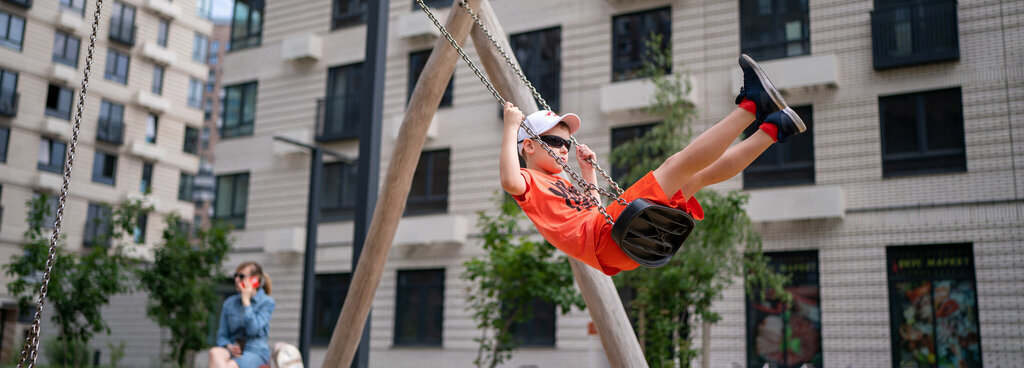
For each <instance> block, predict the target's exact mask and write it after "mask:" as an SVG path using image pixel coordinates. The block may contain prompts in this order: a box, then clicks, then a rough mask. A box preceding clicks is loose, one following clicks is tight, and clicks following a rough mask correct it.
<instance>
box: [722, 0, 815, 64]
mask: <svg viewBox="0 0 1024 368" xmlns="http://www.w3.org/2000/svg"><path fill="white" fill-rule="evenodd" d="M740 49H741V50H742V51H743V53H744V54H747V55H750V57H752V58H754V59H755V60H769V59H778V58H784V57H789V56H799V55H807V54H810V53H811V27H810V21H809V20H808V16H807V0H740Z"/></svg>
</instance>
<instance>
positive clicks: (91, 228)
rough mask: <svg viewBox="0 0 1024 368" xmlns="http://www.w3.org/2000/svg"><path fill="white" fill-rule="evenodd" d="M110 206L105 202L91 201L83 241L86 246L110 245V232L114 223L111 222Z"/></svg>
mask: <svg viewBox="0 0 1024 368" xmlns="http://www.w3.org/2000/svg"><path fill="white" fill-rule="evenodd" d="M110 215H111V210H110V207H108V206H107V205H104V204H98V203H89V209H88V212H87V214H86V218H85V234H84V236H83V237H84V241H83V243H84V244H85V245H86V246H90V247H96V246H110V234H111V233H112V230H113V224H112V223H111V222H110V219H111V218H110Z"/></svg>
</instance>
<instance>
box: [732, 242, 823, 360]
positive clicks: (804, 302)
mask: <svg viewBox="0 0 1024 368" xmlns="http://www.w3.org/2000/svg"><path fill="white" fill-rule="evenodd" d="M765 256H766V257H768V258H769V263H770V264H771V266H772V267H773V268H774V269H775V270H776V271H778V272H780V273H782V274H786V275H790V277H791V280H790V283H789V284H787V285H786V287H785V290H786V291H788V292H790V293H791V294H792V295H793V304H792V305H790V306H787V305H786V304H785V303H782V302H780V301H777V300H773V299H774V298H773V297H774V295H773V294H772V293H771V292H770V291H768V292H767V293H766V295H765V296H766V297H765V298H764V299H762V298H760V297H759V294H760V292H759V291H758V290H755V293H754V294H755V295H754V296H750V295H748V296H747V366H748V367H750V368H761V367H763V366H764V365H765V364H768V366H770V367H777V368H798V367H802V366H804V365H805V364H808V365H810V366H814V367H818V368H820V367H822V351H821V307H820V306H821V298H820V295H819V286H818V252H817V251H800V252H778V253H765Z"/></svg>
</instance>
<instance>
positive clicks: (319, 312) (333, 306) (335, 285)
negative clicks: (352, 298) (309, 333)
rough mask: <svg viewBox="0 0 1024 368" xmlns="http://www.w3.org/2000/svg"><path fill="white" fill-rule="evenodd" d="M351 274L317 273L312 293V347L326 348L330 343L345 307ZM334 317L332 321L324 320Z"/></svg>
mask: <svg viewBox="0 0 1024 368" xmlns="http://www.w3.org/2000/svg"><path fill="white" fill-rule="evenodd" d="M351 284H352V273H351V272H335V273H318V274H316V289H315V291H314V292H313V338H312V341H311V342H312V345H313V346H327V345H328V344H329V343H330V342H331V336H332V334H333V333H334V327H335V326H336V325H337V321H338V316H339V315H340V314H341V308H342V306H344V305H345V298H346V296H347V295H348V289H349V286H350V285H351ZM325 317H326V318H330V317H334V320H333V321H325V320H324V319H325Z"/></svg>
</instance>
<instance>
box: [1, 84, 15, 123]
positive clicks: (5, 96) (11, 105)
mask: <svg viewBox="0 0 1024 368" xmlns="http://www.w3.org/2000/svg"><path fill="white" fill-rule="evenodd" d="M0 115H3V116H7V117H11V118H13V117H15V116H17V115H18V93H17V92H9V91H3V92H0Z"/></svg>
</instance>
